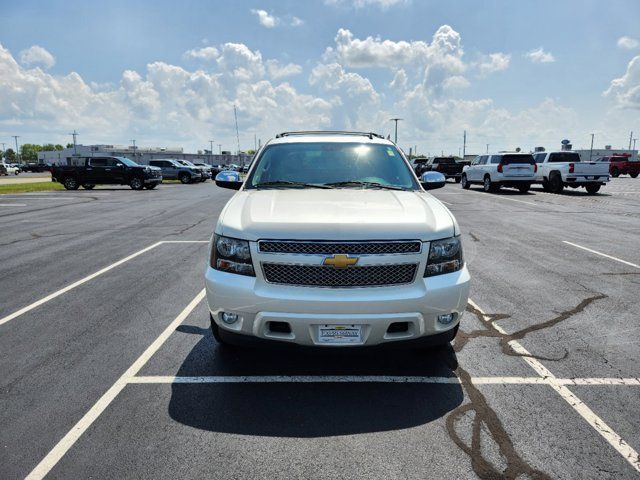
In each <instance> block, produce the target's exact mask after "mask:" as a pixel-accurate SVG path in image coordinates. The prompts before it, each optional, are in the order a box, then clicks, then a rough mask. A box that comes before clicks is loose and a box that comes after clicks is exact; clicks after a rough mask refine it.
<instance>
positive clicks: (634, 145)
mask: <svg viewBox="0 0 640 480" xmlns="http://www.w3.org/2000/svg"><path fill="white" fill-rule="evenodd" d="M636 140H638V139H637V138H634V139H633V149H634V150H635V149H636Z"/></svg>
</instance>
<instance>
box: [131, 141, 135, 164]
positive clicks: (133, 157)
mask: <svg viewBox="0 0 640 480" xmlns="http://www.w3.org/2000/svg"><path fill="white" fill-rule="evenodd" d="M131 141H132V142H133V161H134V162H135V161H136V140H135V138H134V139H133V140H131Z"/></svg>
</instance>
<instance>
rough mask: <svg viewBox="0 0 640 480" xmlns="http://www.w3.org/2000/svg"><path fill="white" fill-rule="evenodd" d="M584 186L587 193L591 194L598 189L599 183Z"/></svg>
mask: <svg viewBox="0 0 640 480" xmlns="http://www.w3.org/2000/svg"><path fill="white" fill-rule="evenodd" d="M585 188H586V189H587V193H588V194H590V195H593V194H595V193H598V190H600V185H587V186H586V187H585Z"/></svg>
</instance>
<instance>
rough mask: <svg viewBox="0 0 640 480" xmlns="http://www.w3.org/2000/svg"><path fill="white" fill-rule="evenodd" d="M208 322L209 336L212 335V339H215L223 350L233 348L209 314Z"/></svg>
mask: <svg viewBox="0 0 640 480" xmlns="http://www.w3.org/2000/svg"><path fill="white" fill-rule="evenodd" d="M209 320H211V334H212V335H213V338H215V340H216V342H218V343H219V344H220V345H221V346H222V347H223V348H228V349H232V348H234V347H235V346H236V345H234V344H233V343H230V342H229V341H228V340H227V338H226V336H225V334H224V330H222V329H221V328H220V327H219V326H218V324H217V323H216V321H215V320H214V319H213V315H212V314H211V313H209Z"/></svg>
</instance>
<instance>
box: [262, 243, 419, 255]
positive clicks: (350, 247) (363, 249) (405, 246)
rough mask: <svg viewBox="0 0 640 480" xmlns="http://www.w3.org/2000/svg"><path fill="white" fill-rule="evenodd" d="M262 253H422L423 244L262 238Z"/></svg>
mask: <svg viewBox="0 0 640 480" xmlns="http://www.w3.org/2000/svg"><path fill="white" fill-rule="evenodd" d="M258 245H259V247H260V252H262V253H298V254H305V255H333V254H336V253H338V254H351V255H385V254H394V253H395V254H402V253H420V250H421V248H422V244H421V243H420V242H418V241H404V242H403V241H400V242H296V241H291V242H283V241H277V240H261V241H260V242H259V243H258Z"/></svg>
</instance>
